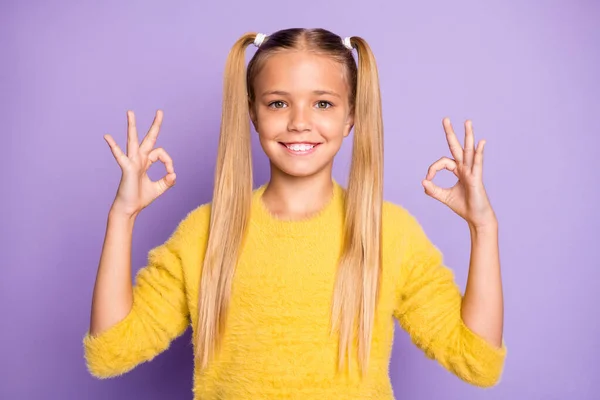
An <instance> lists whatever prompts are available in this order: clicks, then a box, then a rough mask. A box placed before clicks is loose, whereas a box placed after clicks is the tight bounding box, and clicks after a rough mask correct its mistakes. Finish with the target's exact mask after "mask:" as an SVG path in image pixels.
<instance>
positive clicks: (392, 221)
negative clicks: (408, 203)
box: [382, 200, 419, 232]
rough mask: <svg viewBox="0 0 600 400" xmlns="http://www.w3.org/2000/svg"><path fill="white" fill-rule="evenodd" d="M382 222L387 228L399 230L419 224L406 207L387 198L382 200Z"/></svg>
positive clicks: (415, 226)
mask: <svg viewBox="0 0 600 400" xmlns="http://www.w3.org/2000/svg"><path fill="white" fill-rule="evenodd" d="M382 223H383V225H384V226H386V225H387V227H388V228H389V229H392V230H395V231H399V232H402V231H406V230H412V229H415V228H417V226H418V225H419V223H418V222H417V219H416V218H415V216H414V215H413V214H411V213H410V211H408V209H406V208H405V207H404V206H402V205H400V204H397V203H392V202H391V201H387V200H386V201H384V202H383V209H382Z"/></svg>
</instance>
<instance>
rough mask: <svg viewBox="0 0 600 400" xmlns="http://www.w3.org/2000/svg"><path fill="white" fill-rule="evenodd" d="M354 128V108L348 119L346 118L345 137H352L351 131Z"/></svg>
mask: <svg viewBox="0 0 600 400" xmlns="http://www.w3.org/2000/svg"><path fill="white" fill-rule="evenodd" d="M353 127H354V108H353V109H352V110H350V113H348V117H347V118H346V129H344V137H348V135H350V131H351V130H352V128H353Z"/></svg>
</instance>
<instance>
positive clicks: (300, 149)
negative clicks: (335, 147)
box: [279, 142, 321, 154]
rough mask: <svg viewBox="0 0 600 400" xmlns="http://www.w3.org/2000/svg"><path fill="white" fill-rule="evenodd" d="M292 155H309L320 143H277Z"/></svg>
mask: <svg viewBox="0 0 600 400" xmlns="http://www.w3.org/2000/svg"><path fill="white" fill-rule="evenodd" d="M279 144H281V145H282V146H283V147H285V148H286V149H287V150H288V151H289V152H290V153H292V154H310V153H312V152H313V151H314V150H315V149H316V148H317V147H318V146H319V145H320V144H321V143H282V142H279Z"/></svg>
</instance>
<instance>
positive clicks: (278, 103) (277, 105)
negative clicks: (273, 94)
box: [269, 100, 285, 108]
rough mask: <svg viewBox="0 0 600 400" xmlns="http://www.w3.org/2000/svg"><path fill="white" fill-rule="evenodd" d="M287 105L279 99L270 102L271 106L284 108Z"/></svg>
mask: <svg viewBox="0 0 600 400" xmlns="http://www.w3.org/2000/svg"><path fill="white" fill-rule="evenodd" d="M284 106H285V103H284V102H283V101H281V100H277V101H273V102H271V103H269V107H271V108H283V107H284Z"/></svg>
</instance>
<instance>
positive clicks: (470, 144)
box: [463, 120, 475, 167]
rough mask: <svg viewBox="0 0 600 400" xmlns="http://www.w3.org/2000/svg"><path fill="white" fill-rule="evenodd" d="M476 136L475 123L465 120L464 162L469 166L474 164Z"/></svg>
mask: <svg viewBox="0 0 600 400" xmlns="http://www.w3.org/2000/svg"><path fill="white" fill-rule="evenodd" d="M474 142H475V138H474V135H473V123H472V122H471V121H469V120H467V121H465V151H464V161H463V163H464V164H465V166H467V167H472V166H473V155H474V153H475V143H474Z"/></svg>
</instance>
